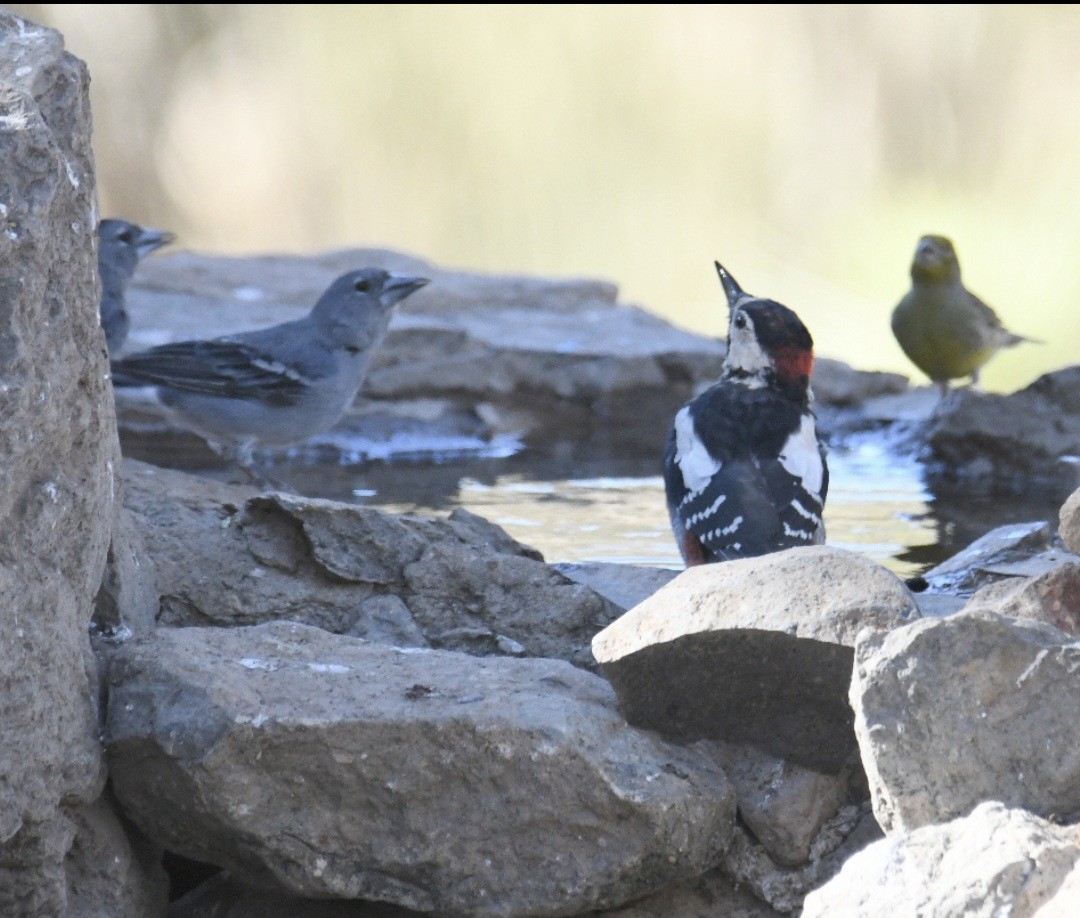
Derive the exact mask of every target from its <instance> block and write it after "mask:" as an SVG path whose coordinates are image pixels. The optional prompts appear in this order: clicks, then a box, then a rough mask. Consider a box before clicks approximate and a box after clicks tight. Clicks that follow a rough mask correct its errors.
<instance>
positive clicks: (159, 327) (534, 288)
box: [120, 249, 724, 451]
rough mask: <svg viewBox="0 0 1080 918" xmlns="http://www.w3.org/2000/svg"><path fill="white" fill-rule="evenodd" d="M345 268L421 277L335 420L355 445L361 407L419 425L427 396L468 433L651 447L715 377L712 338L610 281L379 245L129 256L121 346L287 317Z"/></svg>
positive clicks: (363, 427) (125, 402) (362, 436)
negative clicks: (134, 267)
mask: <svg viewBox="0 0 1080 918" xmlns="http://www.w3.org/2000/svg"><path fill="white" fill-rule="evenodd" d="M357 265H376V266H380V267H384V268H387V269H389V270H394V271H404V272H406V273H413V274H422V275H423V276H425V277H430V278H431V279H432V282H431V284H429V285H428V286H427V287H426V288H425V289H424V290H423V291H421V296H419V297H410V299H409V301H408V302H407V303H404V304H402V307H401V308H400V309H399V311H398V313H397V315H396V316H395V318H394V321H393V322H392V324H391V327H390V332H389V335H388V336H387V339H386V341H385V342H384V344H383V346H382V348H381V349H380V352H379V353H378V354H376V355H375V357H374V359H373V363H372V367H371V372H370V373H369V375H368V379H367V381H366V382H365V385H364V388H363V391H362V395H363V397H364V399H366V400H367V401H368V403H369V404H368V411H369V416H368V417H367V418H364V417H363V416H362V414H361V413H357V414H354V415H351V416H349V417H347V418H346V419H345V420H344V421H343V422H342V423H341V424H340V425H339V426H338V428H337V429H336V434H337V436H338V437H339V438H340V437H341V436H342V435H347V436H349V437H350V438H352V439H353V441H354V443H356V442H359V443H360V444H361V447H362V448H363V449H364V450H365V451H367V450H369V449H370V450H376V451H377V450H379V449H380V448H383V449H385V444H386V443H387V442H388V441H387V439H386V433H385V416H384V420H383V421H379V420H377V419H374V418H372V417H371V416H370V410H371V409H372V408H375V409H376V410H378V409H379V408H380V406H389V405H394V404H396V405H399V406H404V405H406V404H411V405H415V406H425V407H423V416H422V415H416V416H415V417H416V420H417V421H418V422H422V423H426V422H425V417H424V416H426V415H429V413H430V410H431V405H432V404H434V403H439V404H441V405H442V406H443V411H444V412H450V414H454V415H455V416H457V417H458V418H459V419H460V418H466V417H467V418H468V419H471V421H472V422H474V423H477V422H478V423H479V427H478V428H477V429H476V431H475V437H476V438H477V441H478V442H482V441H483V440H484V439H485V438H487V437H491V436H493V435H495V434H496V433H498V432H499V431H500V428H501V426H502V423H501V422H498V421H495V422H494V423H492V422H493V421H494V419H495V417H496V416H497V415H500V414H503V413H505V412H509V415H510V417H511V418H512V421H511V423H512V424H513V425H514V430H516V431H520V432H522V433H526V434H529V435H531V436H533V437H536V438H542V437H543V436H544V433H545V432H551V431H556V432H558V433H559V434H560V435H561V436H566V435H567V434H568V432H569V431H571V430H576V431H578V432H579V433H581V432H584V431H587V430H589V429H591V427H593V426H594V425H595V424H596V423H597V420H598V419H601V421H602V423H603V424H604V425H605V427H610V428H611V429H612V430H613V431H615V432H616V433H617V434H618V435H621V436H623V437H624V438H626V439H627V442H633V443H637V444H638V445H639V446H645V447H646V448H655V443H653V442H651V438H653V437H654V432H655V431H656V430H662V429H666V427H667V426H668V425H669V424H670V423H671V418H672V417H673V416H674V414H675V412H676V411H677V410H678V408H679V406H680V405H681V404H682V403H683V402H684V401H686V400H687V399H688V398H689V397H690V395H691V394H692V392H693V390H694V388H695V386H696V385H698V384H701V383H704V382H705V381H712V380H715V379H716V378H718V377H719V375H720V369H721V366H722V364H723V357H724V345H723V343H722V342H720V341H716V340H714V339H711V338H704V337H700V336H697V335H693V334H690V333H689V332H685V331H681V330H679V329H676V328H675V327H673V326H672V325H670V324H669V323H667V322H665V321H664V320H662V319H660V318H658V317H656V316H653V315H651V314H649V313H647V312H645V311H644V310H642V309H639V308H637V307H634V306H627V305H624V304H621V303H619V301H618V291H617V288H616V287H615V285H613V284H610V283H606V282H601V281H592V280H557V281H553V280H544V279H541V278H525V277H513V276H498V277H495V276H485V275H479V274H468V273H463V272H457V271H451V270H447V269H443V268H439V267H437V266H434V265H431V264H428V263H425V262H423V261H421V260H420V259H417V258H414V257H411V256H408V255H403V254H399V253H394V252H387V251H383V250H377V249H366V250H355V249H354V250H349V251H343V252H332V253H327V254H324V255H319V256H314V257H299V256H273V257H256V258H224V257H218V256H208V255H197V254H192V253H185V252H178V253H174V254H171V255H169V256H167V257H161V258H155V259H153V261H151V262H147V263H146V264H145V265H142V266H140V270H139V274H138V276H137V277H136V278H135V281H134V283H133V284H132V288H131V291H130V293H129V299H130V300H131V302H132V314H133V315H134V316H136V317H137V318H136V320H135V324H134V326H133V328H132V331H131V336H130V339H129V343H128V348H129V349H139V348H143V347H146V346H149V345H154V344H160V343H163V342H164V341H167V340H174V339H179V338H190V337H207V336H212V335H216V334H225V333H228V332H233V331H240V330H244V329H251V328H257V327H260V326H265V325H269V324H272V323H276V322H281V321H284V320H286V319H291V318H296V317H297V316H299V315H301V314H302V313H303V312H305V311H306V310H307V309H309V308H310V306H311V304H312V303H314V302H315V299H316V298H317V297H318V295H319V294H320V293H321V292H322V291H323V290H324V289H325V287H326V286H327V285H328V284H329V283H330V281H331V280H333V279H334V278H335V277H336V276H338V275H339V274H341V273H343V272H344V271H347V270H353V269H355V268H356V266H357ZM601 329H602V331H603V333H602V334H600V333H598V332H599V330H601ZM524 393H527V398H523V397H522V396H523V394H524ZM120 404H121V424H122V426H123V427H126V424H127V417H128V415H129V407H130V408H131V410H132V411H133V412H135V413H136V415H137V422H138V423H140V424H143V425H145V424H147V423H148V419H149V417H151V416H152V415H149V414H148V413H147V411H148V409H147V406H146V404H145V402H143V403H139V402H131V401H129V399H128V398H127V396H126V395H122V396H121V399H120ZM480 405H482V406H483V409H482V410H481V409H480V408H479V407H478V406H480ZM133 416H134V415H133ZM403 417H404V415H402V414H399V415H398V420H399V421H401V420H402V418H403ZM620 418H621V419H622V421H623V423H619V419H620ZM631 420H632V421H633V423H626V422H628V421H631ZM157 423H159V424H168V423H169V421H168V418H167V416H166V415H164V414H162V413H161V412H158V413H157ZM455 423H457V422H455ZM373 424H374V426H373ZM485 425H486V426H485ZM421 426H422V424H421ZM413 429H414V431H416V430H419V429H421V428H420V427H417V428H413ZM503 429H505V428H503ZM125 433H126V431H125ZM646 434H647V435H648V436H649V437H650V440H649V441H648V442H645V441H643V440H642V438H643V437H645V436H646ZM326 442H327V443H333V442H334V440H333V438H329V439H328V440H327V441H326ZM338 443H339V445H340V439H339V441H338ZM433 445H434V444H433Z"/></svg>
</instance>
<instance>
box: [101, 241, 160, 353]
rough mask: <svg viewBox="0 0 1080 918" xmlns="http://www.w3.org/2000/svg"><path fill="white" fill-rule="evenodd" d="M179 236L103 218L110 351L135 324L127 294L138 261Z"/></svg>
mask: <svg viewBox="0 0 1080 918" xmlns="http://www.w3.org/2000/svg"><path fill="white" fill-rule="evenodd" d="M175 238H176V237H175V236H174V235H173V234H172V233H165V232H162V231H161V230H155V229H145V228H144V227H141V226H138V225H136V224H134V223H128V221H127V220H102V221H101V223H100V224H99V225H98V275H99V276H100V277H101V309H100V315H101V327H102V328H103V329H104V330H105V343H106V344H107V345H108V347H109V353H110V354H116V353H119V351H120V348H122V347H123V346H124V342H125V341H126V340H127V336H128V329H130V328H131V319H130V317H129V316H128V314H127V309H126V308H125V303H124V297H125V295H126V293H127V286H128V283H129V282H130V281H131V277H132V275H133V274H134V273H135V267H136V265H138V263H139V261H140V260H141V259H143V258H145V257H146V256H147V255H149V254H150V253H151V252H153V251H155V250H156V249H160V248H161V247H162V246H163V245H168V244H169V243H170V242H172V241H173V240H174V239H175Z"/></svg>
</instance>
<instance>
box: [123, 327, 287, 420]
mask: <svg viewBox="0 0 1080 918" xmlns="http://www.w3.org/2000/svg"><path fill="white" fill-rule="evenodd" d="M112 377H113V385H115V386H165V387H167V388H169V389H175V390H177V391H180V392H192V393H197V394H201V395H215V396H218V397H222V398H235V399H253V400H256V401H259V402H264V403H266V404H269V405H274V406H281V407H284V406H288V405H294V404H296V403H297V402H298V401H299V400H300V397H301V396H302V394H303V393H304V391H305V389H306V383H305V381H304V377H303V376H302V375H301V374H300V373H299V372H298V371H297V370H296V369H295V368H294V367H292V366H290V365H288V364H287V363H285V362H282V361H281V360H278V359H275V358H274V357H272V356H271V355H270V354H268V353H267V352H266V351H265V350H264V349H262V348H258V347H256V346H254V345H252V344H249V343H245V342H242V341H237V340H231V339H228V338H215V339H213V340H208V341H177V342H175V343H173V344H163V345H161V346H160V347H154V348H150V349H149V350H145V351H140V352H138V353H135V354H131V355H130V356H127V357H124V358H122V359H120V360H114V361H112Z"/></svg>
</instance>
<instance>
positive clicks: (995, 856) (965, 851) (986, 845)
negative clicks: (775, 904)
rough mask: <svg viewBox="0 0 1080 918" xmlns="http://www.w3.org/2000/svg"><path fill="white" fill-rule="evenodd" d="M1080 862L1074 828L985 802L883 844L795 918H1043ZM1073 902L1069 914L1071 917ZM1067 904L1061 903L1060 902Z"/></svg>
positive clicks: (850, 864)
mask: <svg viewBox="0 0 1080 918" xmlns="http://www.w3.org/2000/svg"><path fill="white" fill-rule="evenodd" d="M1078 863H1080V840H1078V838H1077V834H1076V828H1075V827H1063V826H1055V825H1051V824H1050V823H1048V822H1046V821H1044V820H1042V819H1039V818H1038V817H1037V816H1033V815H1032V814H1031V813H1026V812H1024V811H1023V810H1019V809H1008V808H1006V807H1005V806H1003V805H1002V804H1000V803H997V802H988V803H983V804H981V805H980V806H979V807H977V808H976V809H975V810H974V811H973V812H972V813H971V814H970V815H968V816H965V817H963V818H961V819H956V820H954V821H952V822H948V823H946V824H945V825H933V826H926V827H924V828H921V829H915V830H914V831H910V832H905V833H904V834H901V835H897V836H894V837H891V838H887V839H883V840H881V841H879V842H877V843H875V844H872V845H870V846H869V847H868V848H866V849H865V850H863V851H861V852H860V853H858V854H856V855H855V856H854V857H852V858H851V859H850V860H849V861H848V862H847V863H846V864H845V865H844V866H843V868H842V869H841V870H840V873H839V874H838V875H837V876H836V877H834V878H833V879H832V880H830V881H829V882H828V883H826V884H825V885H824V886H822V887H821V888H820V889H817V890H815V891H814V892H812V893H810V895H808V896H807V897H806V903H805V907H804V908H803V913H802V914H803V918H833V916H836V915H844V916H848V918H878V916H880V915H927V916H931V915H932V916H934V918H967V916H970V915H1009V916H1010V918H1030V916H1034V915H1036V914H1038V915H1039V916H1040V918H1049V916H1050V912H1048V911H1042V910H1041V909H1042V908H1043V907H1047V908H1049V905H1050V903H1051V902H1052V901H1053V900H1054V897H1055V893H1056V892H1057V891H1058V890H1059V888H1060V887H1061V885H1062V882H1063V881H1064V880H1065V879H1066V877H1067V876H1068V875H1069V872H1070V870H1072V871H1073V873H1075V872H1076V865H1077V864H1078ZM1077 903H1078V900H1076V899H1074V900H1073V901H1072V902H1071V910H1068V911H1062V912H1060V914H1061V915H1062V916H1064V915H1075V914H1076V906H1077ZM1062 904H1064V905H1070V904H1069V903H1062Z"/></svg>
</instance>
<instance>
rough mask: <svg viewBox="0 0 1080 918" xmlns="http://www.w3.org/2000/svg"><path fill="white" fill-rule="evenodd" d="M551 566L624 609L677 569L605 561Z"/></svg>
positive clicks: (666, 580)
mask: <svg viewBox="0 0 1080 918" xmlns="http://www.w3.org/2000/svg"><path fill="white" fill-rule="evenodd" d="M553 566H554V568H555V569H556V570H557V571H558V572H559V573H560V574H565V575H566V576H567V577H569V578H570V579H571V580H573V581H574V583H583V584H585V586H587V587H591V588H592V589H594V590H596V592H597V593H599V594H600V595H601V596H603V597H604V598H606V599H610V600H611V601H612V602H613V603H615V605H617V606H618V607H619V608H620V609H622V610H623V611H624V612H625V611H626V610H627V609H632V608H633V607H634V606H636V605H637V604H638V603H640V602H644V601H645V600H646V599H648V598H649V597H650V596H652V594H653V593H655V592H656V591H657V590H659V589H660V587H663V586H667V585H668V584H669V583H671V581H672V580H674V579H675V578H676V577H677V576H678V575H679V572H678V571H675V570H670V569H668V568H665V567H644V566H639V565H636V564H616V563H613V562H608V561H587V562H581V563H564V564H555V565H553Z"/></svg>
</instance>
